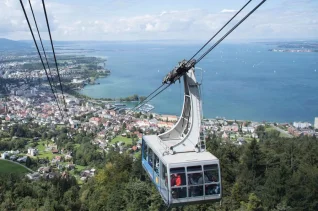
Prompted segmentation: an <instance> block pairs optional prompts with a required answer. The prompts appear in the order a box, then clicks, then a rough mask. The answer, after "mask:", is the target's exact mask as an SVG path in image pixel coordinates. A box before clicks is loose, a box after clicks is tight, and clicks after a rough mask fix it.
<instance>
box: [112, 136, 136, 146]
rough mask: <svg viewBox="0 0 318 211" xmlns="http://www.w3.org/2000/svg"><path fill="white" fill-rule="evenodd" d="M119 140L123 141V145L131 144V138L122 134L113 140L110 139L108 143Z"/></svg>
mask: <svg viewBox="0 0 318 211" xmlns="http://www.w3.org/2000/svg"><path fill="white" fill-rule="evenodd" d="M120 141H122V142H124V143H125V145H127V144H132V140H131V138H126V137H123V136H116V137H115V138H114V139H113V140H111V142H110V143H111V144H114V143H116V142H120Z"/></svg>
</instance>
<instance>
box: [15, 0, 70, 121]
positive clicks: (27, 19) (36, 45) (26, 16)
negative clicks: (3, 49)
mask: <svg viewBox="0 0 318 211" xmlns="http://www.w3.org/2000/svg"><path fill="white" fill-rule="evenodd" d="M20 4H21V7H22V10H23V13H24V16H25V19H26V21H27V23H28V26H29V29H30V32H31V35H32V38H33V41H34V44H35V47H36V49H37V52H38V54H39V56H40V60H41V63H42V65H43V68H44V71H45V74H46V77H47V79H48V81H49V85H50V87H51V91H52V93H53V96H54V98H55V101H56V103H57V106H58V108H59V111H60V113H61V115H62V118H64V117H63V113H62V110H61V107H60V105H59V102H58V101H57V98H56V96H55V94H54V91H53V87H52V84H51V80H50V78H49V75H48V72H47V70H46V68H45V64H44V62H43V59H42V56H41V53H40V50H39V47H38V44H37V42H36V39H35V37H34V34H33V30H32V27H31V24H30V22H29V18H28V15H27V13H26V11H25V9H24V5H23V2H22V0H20Z"/></svg>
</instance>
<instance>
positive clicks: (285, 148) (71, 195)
mask: <svg viewBox="0 0 318 211" xmlns="http://www.w3.org/2000/svg"><path fill="white" fill-rule="evenodd" d="M257 133H258V134H259V137H260V140H259V141H257V140H255V139H254V140H252V141H251V142H250V143H247V144H245V145H235V144H233V143H231V142H229V141H225V140H222V139H221V138H219V137H216V136H214V135H211V136H209V137H208V139H207V148H208V150H209V151H210V152H211V153H213V154H214V155H216V156H217V157H218V158H219V159H220V163H221V172H222V184H223V198H222V201H221V202H217V203H207V204H197V205H191V206H183V207H175V208H170V209H171V210H173V211H177V210H178V211H192V210H193V211H197V210H202V211H204V210H207V211H209V210H210V211H212V210H222V211H223V210H224V211H226V210H229V211H230V210H236V211H241V210H248V211H262V210H264V211H265V210H272V211H293V210H295V211H296V210H297V211H298V210H308V211H310V210H318V156H317V151H318V139H317V138H316V137H307V136H304V137H297V138H281V137H279V133H273V132H271V133H266V132H265V130H264V128H261V127H260V128H258V130H257ZM80 157H81V156H80ZM97 159H100V161H99V162H98V163H99V165H98V166H102V168H99V169H98V172H97V175H96V176H95V177H94V178H92V179H90V180H89V181H88V182H87V183H84V184H81V185H80V184H78V183H77V182H76V180H75V179H74V178H73V177H72V176H70V175H69V174H68V173H67V172H66V173H65V174H63V175H62V176H61V177H60V178H56V179H54V180H44V179H43V180H40V181H36V182H32V181H29V180H27V179H26V178H24V177H22V176H19V175H13V174H10V175H1V177H0V210H45V211H49V210H83V211H86V210H109V211H110V210H111V211H114V210H129V211H137V210H138V211H139V210H153V211H157V210H167V208H168V207H166V206H165V205H164V204H163V201H162V200H161V198H160V195H159V194H158V193H157V191H156V189H155V187H154V186H153V185H152V183H151V182H150V180H149V179H148V178H147V176H146V174H145V172H144V170H143V169H142V167H141V161H140V159H141V158H140V157H139V158H137V159H136V158H133V157H132V156H131V155H130V154H125V153H123V154H119V153H117V152H115V151H113V152H109V153H107V154H106V155H105V157H104V158H97Z"/></svg>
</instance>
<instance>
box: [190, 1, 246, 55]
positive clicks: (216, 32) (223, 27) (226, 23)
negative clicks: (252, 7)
mask: <svg viewBox="0 0 318 211" xmlns="http://www.w3.org/2000/svg"><path fill="white" fill-rule="evenodd" d="M251 1H252V0H249V1H248V2H247V3H246V4H245V5H244V6H243V7H242V8H241V9H240V10H239V11H237V13H236V14H235V15H234V16H233V17H232V18H231V19H230V20H228V22H226V24H224V25H223V26H222V28H221V29H220V30H219V31H217V32H216V33H215V34H214V35H213V36H212V37H211V38H210V39H209V40H208V41H207V42H206V43H205V44H204V45H203V46H202V47H201V48H200V49H199V50H198V51H197V52H196V53H195V54H194V55H193V56H192V57H191V59H193V58H194V57H195V56H196V55H198V53H200V51H201V50H202V49H203V48H205V46H207V45H208V44H209V43H210V42H211V40H213V39H214V38H215V37H216V36H217V35H218V34H219V33H220V32H221V31H222V30H223V29H224V28H225V27H226V26H227V25H228V24H229V23H230V22H231V21H232V20H233V19H234V18H235V17H236V16H237V15H238V14H239V13H240V12H241V11H242V10H243V9H244V8H245V7H246V6H247V5H248V4H249V3H251ZM191 59H189V60H188V61H191Z"/></svg>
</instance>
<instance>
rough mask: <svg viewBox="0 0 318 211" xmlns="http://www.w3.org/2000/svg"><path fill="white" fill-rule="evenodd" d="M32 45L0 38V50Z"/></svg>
mask: <svg viewBox="0 0 318 211" xmlns="http://www.w3.org/2000/svg"><path fill="white" fill-rule="evenodd" d="M30 47H31V46H30V45H29V44H27V43H24V42H21V41H14V40H9V39H6V38H0V50H16V49H21V48H30Z"/></svg>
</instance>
